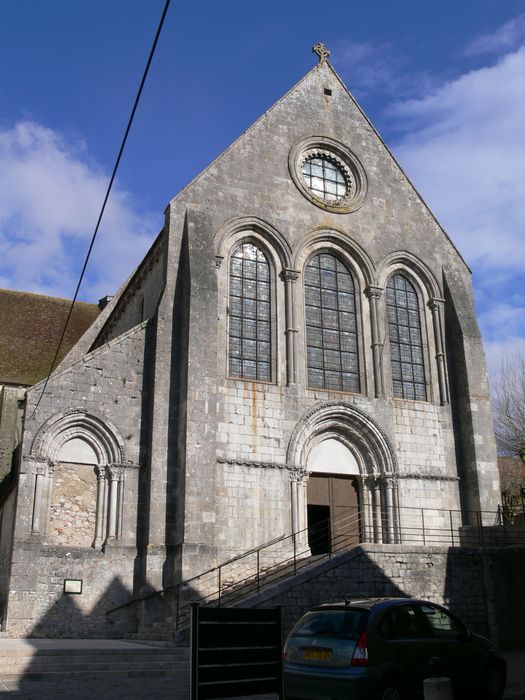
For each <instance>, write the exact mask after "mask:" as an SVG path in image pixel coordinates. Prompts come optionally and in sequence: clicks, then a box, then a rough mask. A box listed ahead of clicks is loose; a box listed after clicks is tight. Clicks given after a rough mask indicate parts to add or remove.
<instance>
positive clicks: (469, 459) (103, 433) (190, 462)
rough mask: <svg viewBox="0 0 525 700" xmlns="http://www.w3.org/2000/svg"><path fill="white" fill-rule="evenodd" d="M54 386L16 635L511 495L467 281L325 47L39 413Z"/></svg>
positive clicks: (228, 161)
mask: <svg viewBox="0 0 525 700" xmlns="http://www.w3.org/2000/svg"><path fill="white" fill-rule="evenodd" d="M407 353H408V355H407ZM41 391H42V385H38V384H37V385H36V386H35V387H33V388H32V389H30V390H29V391H28V398H27V409H26V422H25V431H24V437H23V442H22V447H21V455H22V456H21V463H20V468H19V474H18V482H17V494H18V497H17V504H16V518H15V523H16V526H15V531H14V547H13V555H12V562H11V566H10V582H9V586H8V592H7V591H6V592H5V593H4V600H3V601H1V605H2V608H1V609H2V610H3V624H4V628H5V629H6V630H7V632H8V633H9V634H13V635H16V634H26V633H28V632H30V633H33V634H39V635H43V634H48V635H49V634H50V633H52V630H54V632H55V634H61V635H67V634H71V633H73V630H72V629H71V627H70V626H69V627H68V624H67V622H66V621H65V618H64V612H65V611H66V610H68V609H70V608H71V607H72V606H73V607H74V610H75V614H76V618H75V621H76V622H77V623H78V624H79V625H80V628H81V629H82V630H83V633H84V634H95V635H96V634H104V633H106V634H107V629H106V628H105V627H104V613H105V611H106V610H107V609H109V608H111V607H114V606H115V605H117V604H119V603H121V602H125V601H126V600H129V599H131V598H132V597H134V596H137V595H139V594H143V593H145V592H147V591H149V590H157V589H159V588H162V587H163V586H169V585H172V584H174V583H177V582H179V581H181V580H184V579H187V578H189V577H191V576H194V575H196V574H198V573H199V572H201V571H205V570H207V569H209V568H211V567H213V566H215V565H217V564H219V563H221V562H223V561H225V560H226V559H228V558H230V557H232V556H234V555H236V554H239V553H242V552H245V551H246V550H249V549H251V548H252V547H256V546H257V545H259V544H261V543H264V542H266V541H269V540H272V539H273V538H275V537H278V536H280V535H288V534H290V533H291V532H302V533H303V535H302V536H303V538H311V540H309V541H310V542H311V548H312V551H313V550H314V548H315V547H319V548H322V547H326V546H330V542H329V540H330V538H334V537H335V536H336V535H338V536H340V537H342V538H343V544H345V546H351V544H354V543H355V542H357V541H368V542H378V543H385V544H389V543H390V544H395V543H400V542H402V541H403V537H404V534H403V533H405V532H407V531H409V530H410V529H411V528H412V529H413V530H417V528H418V527H419V523H420V521H421V517H422V513H423V515H424V516H425V517H426V518H427V525H428V522H429V521H428V519H430V521H431V524H433V525H435V527H440V526H441V524H442V523H443V522H444V521H445V519H447V523H448V522H449V520H448V519H450V522H451V523H452V521H453V522H454V527H457V528H461V527H462V526H465V525H469V524H472V523H473V522H475V523H476V524H479V522H480V519H481V520H483V519H484V518H486V520H487V522H489V521H490V523H491V524H492V522H493V519H494V516H493V512H494V511H495V510H496V508H497V504H498V502H499V479H498V471H497V466H496V452H495V446H494V437H493V431H492V421H491V416H490V406H489V397H488V388H487V376H486V369H485V360H484V355H483V348H482V343H481V338H480V334H479V330H478V326H477V323H476V318H475V311H474V304H473V298H472V287H471V274H470V271H469V269H468V267H467V266H466V264H465V262H464V261H463V259H462V258H461V256H460V255H459V253H458V251H457V250H456V249H455V247H454V245H453V243H452V242H451V241H450V239H449V238H448V237H447V235H446V234H445V232H444V231H443V229H442V228H441V227H440V226H439V224H438V223H437V221H436V220H435V218H434V217H433V215H432V214H431V212H430V211H429V210H428V208H427V207H426V205H425V203H424V202H423V201H422V200H421V198H420V196H419V195H418V194H417V192H416V191H415V190H414V188H413V186H412V185H411V183H410V182H409V181H408V179H407V178H406V176H405V175H404V173H403V172H402V170H401V169H400V167H399V165H398V164H397V163H396V162H395V160H394V158H393V156H392V154H391V153H390V152H389V151H388V149H387V147H386V146H385V144H384V143H383V142H382V140H381V138H380V136H379V135H378V134H377V132H376V131H375V130H374V128H373V126H372V125H371V124H370V122H369V121H368V119H367V118H366V116H365V115H364V114H363V113H362V111H361V110H360V108H359V106H358V105H357V104H356V102H355V101H354V99H353V98H352V96H351V95H350V94H349V92H348V91H347V89H346V87H345V86H344V85H343V83H342V82H341V81H340V79H339V77H338V76H337V75H336V73H335V72H334V70H333V69H332V67H331V66H330V64H329V63H327V62H326V61H325V60H324V59H323V60H321V62H320V63H319V65H318V66H316V67H315V68H314V69H313V70H312V71H310V73H308V74H307V75H306V76H305V77H304V78H303V79H302V80H301V81H300V82H299V83H298V84H297V85H296V86H295V87H294V88H292V90H290V92H289V93H288V94H287V95H285V96H284V97H283V98H282V99H281V100H280V101H279V102H277V103H276V104H275V105H274V106H273V107H272V108H271V109H269V110H268V111H267V112H266V113H265V114H264V115H263V117H261V118H260V119H259V120H258V121H257V122H256V123H255V124H254V125H253V126H252V127H251V128H250V129H249V130H248V131H247V132H246V133H245V134H243V135H242V136H241V137H240V138H239V139H238V140H237V141H236V142H235V143H234V144H232V145H231V146H230V147H229V148H228V149H227V150H226V151H225V152H224V153H223V154H222V155H221V156H219V158H217V160H215V161H214V162H213V163H212V164H211V165H210V166H209V167H208V168H207V169H206V170H204V171H203V172H202V173H201V174H200V175H199V176H198V177H197V178H195V180H193V181H192V182H191V183H189V184H188V185H187V187H186V188H185V189H183V190H182V191H181V192H180V193H179V194H178V195H177V196H176V197H175V198H174V199H173V200H172V201H171V202H170V203H169V205H168V207H167V210H166V219H165V226H164V228H163V230H162V232H161V233H160V235H159V237H158V239H157V241H156V242H155V243H154V245H153V246H152V248H151V250H150V252H149V253H148V255H147V256H146V258H145V259H144V261H143V263H142V264H141V265H140V266H139V268H138V270H137V271H136V272H135V274H134V275H133V276H132V277H131V278H130V280H129V281H128V282H127V283H126V285H125V286H124V287H123V288H122V289H121V290H120V291H119V293H118V294H117V295H116V296H115V297H114V298H113V299H112V300H111V302H110V303H109V304H108V306H107V307H106V308H105V309H104V311H103V313H102V314H101V315H100V317H99V318H98V319H97V320H96V321H95V323H94V324H93V326H92V327H91V329H90V330H89V331H88V332H87V333H86V334H85V335H84V337H83V338H82V339H81V340H80V341H79V343H78V344H77V346H76V347H75V348H73V350H72V351H71V352H70V353H69V355H68V356H67V357H66V358H65V360H64V361H63V362H62V364H61V366H60V367H59V368H58V370H57V371H55V372H54V374H53V375H52V377H51V378H50V381H49V384H48V387H47V389H46V392H45V394H44V396H43V397H42V398H41V400H40V402H39V405H38V409H37V410H36V412H34V410H33V409H34V407H35V405H36V402H37V401H38V400H39V399H40V392H41ZM345 512H350V513H353V516H352V517H353V522H354V526H355V527H354V529H353V530H352V532H350V531H349V530H348V529H345V527H344V526H342V525H341V522H342V521H341V520H338V518H340V517H342V515H343V514H344V513H345ZM323 515H325V516H326V520H325V519H323V517H322V516H323ZM323 523H324V524H323ZM327 523H328V524H327ZM356 523H357V525H356ZM314 526H315V527H314ZM447 526H448V525H447ZM451 527H452V526H451ZM316 528H317V531H318V532H320V531H322V532H323V533H324V535H323V537H324V538H325V541H323V543H322V544H319V545H318V544H316V545H314V540H313V533H314V532H315V529H316ZM323 528H324V529H323ZM327 537H328V540H326V538H327ZM345 538H346V539H345ZM64 579H82V581H83V593H82V595H80V596H77V597H75V598H74V599H73V597H71V596H70V597H67V596H64V594H63V593H62V585H63V581H64ZM74 633H75V634H78V633H79V632H78V629H76V630H75V631H74Z"/></svg>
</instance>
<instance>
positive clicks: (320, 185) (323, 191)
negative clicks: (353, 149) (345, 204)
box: [303, 156, 348, 202]
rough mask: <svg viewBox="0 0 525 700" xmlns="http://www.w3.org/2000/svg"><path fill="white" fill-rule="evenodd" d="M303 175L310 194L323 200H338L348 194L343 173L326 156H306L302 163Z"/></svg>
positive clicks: (346, 181)
mask: <svg viewBox="0 0 525 700" xmlns="http://www.w3.org/2000/svg"><path fill="white" fill-rule="evenodd" d="M303 177H304V179H305V182H306V185H307V186H308V188H309V189H310V190H311V191H312V194H313V195H314V196H315V197H318V198H319V199H322V200H323V201H325V202H338V201H340V200H342V199H344V198H345V197H346V195H347V194H348V179H347V177H346V175H345V173H344V172H343V171H342V169H341V168H340V167H339V166H338V165H337V164H336V163H335V162H333V161H332V160H329V159H328V158H325V157H320V156H311V157H310V158H307V159H306V160H305V162H304V163H303Z"/></svg>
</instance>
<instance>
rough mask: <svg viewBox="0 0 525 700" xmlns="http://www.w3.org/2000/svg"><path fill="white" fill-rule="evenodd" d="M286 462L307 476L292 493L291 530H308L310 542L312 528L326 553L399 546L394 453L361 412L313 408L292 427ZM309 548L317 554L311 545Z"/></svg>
mask: <svg viewBox="0 0 525 700" xmlns="http://www.w3.org/2000/svg"><path fill="white" fill-rule="evenodd" d="M288 460H289V462H290V463H292V464H294V465H296V466H298V467H301V470H302V472H303V473H305V474H306V476H307V478H306V479H305V480H303V481H302V482H296V483H295V484H294V488H293V490H292V521H293V527H294V531H296V532H299V531H301V530H307V529H308V531H309V539H310V538H311V539H312V542H313V534H314V533H312V532H311V530H314V531H315V528H317V530H320V531H321V533H324V534H320V535H319V538H320V539H322V537H323V536H324V544H323V545H322V548H324V549H325V550H327V551H329V550H330V549H334V546H335V545H337V548H339V549H341V548H344V547H348V546H352V545H354V544H357V543H358V542H384V543H394V542H396V541H398V529H399V528H398V512H399V507H398V497H397V466H396V463H395V458H394V453H393V450H392V448H391V446H390V444H389V442H388V439H387V437H386V436H385V434H384V433H383V432H382V430H381V429H380V428H379V427H378V426H377V425H376V423H375V422H374V421H373V420H372V418H371V417H370V416H368V415H367V414H366V413H365V412H364V411H362V410H360V409H358V408H356V407H355V406H354V405H353V404H351V403H348V402H339V401H337V402H336V401H334V402H332V401H330V402H326V403H323V404H321V405H318V406H315V407H314V408H312V409H311V410H310V411H309V412H308V413H307V414H306V415H305V416H304V417H303V419H302V420H301V421H300V423H299V424H298V425H297V426H296V428H295V430H294V432H293V434H292V437H291V439H290V444H289V448H288ZM316 506H317V507H316ZM323 507H324V511H323ZM323 514H324V515H325V516H327V517H325V518H324V521H325V523H326V524H325V529H324V531H323V530H322V527H321V526H320V523H321V521H322V520H323V518H322V517H321V516H322V515H323ZM328 529H329V532H328ZM310 547H311V549H312V552H313V553H316V552H315V550H316V545H315V543H314V547H312V546H311V545H310ZM320 548H321V545H320ZM327 548H328V549H327ZM318 553H321V552H320V551H319V552H318Z"/></svg>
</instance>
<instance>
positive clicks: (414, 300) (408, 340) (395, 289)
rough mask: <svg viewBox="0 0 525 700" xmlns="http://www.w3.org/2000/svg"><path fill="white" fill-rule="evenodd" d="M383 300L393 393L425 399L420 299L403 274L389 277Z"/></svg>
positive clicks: (399, 395)
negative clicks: (386, 314)
mask: <svg viewBox="0 0 525 700" xmlns="http://www.w3.org/2000/svg"><path fill="white" fill-rule="evenodd" d="M386 303H387V313H388V328H389V337H390V354H391V358H392V382H393V385H394V396H397V397H398V398H400V399H419V400H421V401H426V398H427V390H426V383H425V365H424V361H423V338H422V336H421V318H420V314H419V299H418V296H417V293H416V290H415V289H414V286H413V285H412V284H411V282H409V281H408V279H407V278H406V277H405V276H404V275H394V276H393V277H391V278H390V280H389V282H388V284H387V289H386Z"/></svg>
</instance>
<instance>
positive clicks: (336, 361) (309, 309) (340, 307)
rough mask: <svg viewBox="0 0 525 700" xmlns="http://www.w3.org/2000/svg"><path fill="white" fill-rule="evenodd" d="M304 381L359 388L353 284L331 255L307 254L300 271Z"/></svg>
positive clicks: (319, 385)
mask: <svg viewBox="0 0 525 700" xmlns="http://www.w3.org/2000/svg"><path fill="white" fill-rule="evenodd" d="M304 294H305V320H306V349H307V371H308V385H309V386H310V387H314V388H324V389H334V390H336V391H349V392H359V391H360V390H361V383H360V376H359V350H358V334H357V312H356V298H355V285H354V281H353V279H352V275H351V274H350V271H349V270H348V268H347V267H346V266H345V265H344V264H343V263H342V262H341V260H339V258H337V257H336V256H335V255H333V254H331V253H328V252H321V253H317V254H316V255H314V256H313V257H312V258H310V260H309V262H308V264H307V265H306V268H305V273H304Z"/></svg>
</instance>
